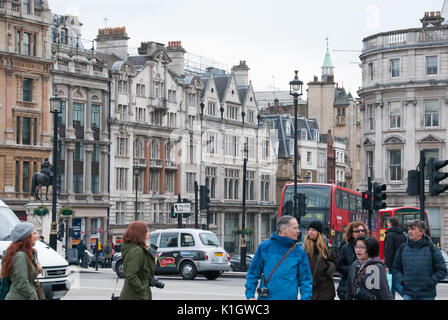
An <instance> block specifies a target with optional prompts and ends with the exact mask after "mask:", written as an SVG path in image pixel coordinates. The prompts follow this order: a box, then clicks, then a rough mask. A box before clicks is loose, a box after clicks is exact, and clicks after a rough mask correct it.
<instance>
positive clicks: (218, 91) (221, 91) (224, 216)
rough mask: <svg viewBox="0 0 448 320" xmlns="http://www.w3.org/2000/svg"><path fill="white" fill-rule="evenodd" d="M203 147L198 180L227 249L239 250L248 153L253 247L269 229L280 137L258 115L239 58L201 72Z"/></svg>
mask: <svg viewBox="0 0 448 320" xmlns="http://www.w3.org/2000/svg"><path fill="white" fill-rule="evenodd" d="M201 79H202V82H203V84H204V85H203V89H202V91H201V103H202V108H203V110H202V109H201V114H200V128H201V135H202V139H201V143H200V145H201V150H200V170H199V171H198V172H199V174H200V176H199V177H198V181H199V182H200V184H202V185H206V186H207V187H208V188H209V190H210V198H211V208H210V218H211V219H210V221H211V223H212V224H213V225H215V226H216V233H217V235H218V237H219V238H220V240H221V242H222V243H223V245H224V248H225V249H226V250H227V251H228V252H239V248H240V243H239V241H240V236H239V235H237V234H236V233H235V230H237V229H238V228H241V225H242V219H243V216H242V214H241V212H242V201H243V184H244V181H243V161H244V158H246V159H247V174H246V221H245V225H246V227H247V228H249V229H250V230H253V233H251V234H249V235H247V236H246V245H247V250H248V252H251V253H253V252H255V250H256V248H257V247H258V245H259V244H260V242H261V241H263V240H265V239H266V238H269V237H270V235H271V231H272V230H271V221H272V219H275V217H276V214H277V212H278V207H277V206H276V201H275V197H276V195H275V193H276V170H277V156H276V154H277V150H278V137H277V130H272V132H271V130H270V129H269V127H268V126H267V125H266V124H263V122H262V121H260V120H261V119H260V117H259V112H258V106H257V101H256V98H255V92H254V89H253V86H252V83H251V82H250V81H249V67H248V66H247V64H246V61H240V64H239V65H236V66H234V67H233V68H232V69H231V72H230V73H226V72H224V71H223V70H219V69H214V68H209V69H208V72H207V74H204V75H202V76H201Z"/></svg>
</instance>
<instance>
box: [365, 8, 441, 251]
mask: <svg viewBox="0 0 448 320" xmlns="http://www.w3.org/2000/svg"><path fill="white" fill-rule="evenodd" d="M420 21H421V22H422V26H421V27H418V28H409V29H402V30H393V31H388V32H383V33H378V34H374V35H371V36H369V37H367V38H365V39H363V51H362V54H361V56H360V59H361V62H362V88H361V89H360V90H359V91H358V94H359V96H360V98H361V99H362V104H361V110H362V116H363V117H362V123H363V140H362V162H361V163H362V164H363V167H362V170H361V172H362V180H361V181H362V184H361V185H362V187H363V189H366V188H367V177H369V176H370V177H372V180H374V181H379V182H381V183H385V184H386V185H387V205H388V206H389V207H399V206H417V207H419V199H418V197H415V196H408V195H407V192H406V188H407V183H408V181H407V172H408V171H409V170H415V169H416V167H417V165H418V162H419V159H420V151H424V153H425V157H426V158H429V157H434V158H438V159H447V158H448V153H447V141H446V136H447V133H448V131H447V128H448V122H447V121H448V117H447V113H446V110H447V104H448V99H447V90H448V82H447V74H448V69H447V68H448V54H447V48H448V36H447V34H448V27H447V26H446V25H444V24H442V22H444V18H443V17H441V16H440V13H439V12H431V13H429V12H428V13H425V16H424V17H423V19H421V20H420ZM427 184H428V181H427V180H425V185H427ZM425 188H426V190H428V187H427V186H426V187H425ZM447 199H448V193H446V192H445V193H442V194H440V195H438V196H436V197H431V196H426V202H425V208H426V210H427V211H428V213H429V223H430V227H431V235H432V237H433V240H434V242H435V243H439V244H440V245H441V246H442V248H444V249H446V247H447V240H448V239H447V228H448V206H447V203H448V201H447Z"/></svg>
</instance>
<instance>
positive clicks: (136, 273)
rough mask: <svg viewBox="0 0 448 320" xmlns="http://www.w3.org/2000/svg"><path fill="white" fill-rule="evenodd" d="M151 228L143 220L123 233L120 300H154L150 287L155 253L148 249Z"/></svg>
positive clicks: (131, 225) (133, 223) (136, 222)
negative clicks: (122, 279)
mask: <svg viewBox="0 0 448 320" xmlns="http://www.w3.org/2000/svg"><path fill="white" fill-rule="evenodd" d="M148 240H149V229H148V226H147V224H146V223H144V222H142V221H135V222H132V223H131V224H130V225H129V227H128V228H127V229H126V231H125V233H124V235H123V244H122V245H121V252H122V255H123V273H124V277H125V280H124V285H123V289H122V290H121V293H120V300H152V293H151V289H150V286H149V285H150V282H151V278H152V277H153V276H154V269H155V262H156V259H155V257H154V255H153V254H152V253H151V252H150V251H149V250H148V246H147V244H146V241H148Z"/></svg>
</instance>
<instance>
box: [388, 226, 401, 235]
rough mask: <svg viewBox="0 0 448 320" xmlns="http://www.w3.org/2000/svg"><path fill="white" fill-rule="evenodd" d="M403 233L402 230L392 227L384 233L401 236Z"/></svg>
mask: <svg viewBox="0 0 448 320" xmlns="http://www.w3.org/2000/svg"><path fill="white" fill-rule="evenodd" d="M403 232H404V230H403V228H401V227H392V228H390V229H389V230H387V231H386V234H389V233H396V234H402V233H403Z"/></svg>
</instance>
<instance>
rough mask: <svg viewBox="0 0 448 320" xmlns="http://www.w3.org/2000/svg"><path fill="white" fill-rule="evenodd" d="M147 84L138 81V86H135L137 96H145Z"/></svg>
mask: <svg viewBox="0 0 448 320" xmlns="http://www.w3.org/2000/svg"><path fill="white" fill-rule="evenodd" d="M145 90H146V89H145V85H144V84H139V83H137V87H136V88H135V95H136V96H137V97H144V96H145Z"/></svg>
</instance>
